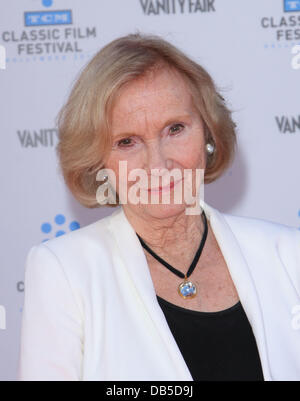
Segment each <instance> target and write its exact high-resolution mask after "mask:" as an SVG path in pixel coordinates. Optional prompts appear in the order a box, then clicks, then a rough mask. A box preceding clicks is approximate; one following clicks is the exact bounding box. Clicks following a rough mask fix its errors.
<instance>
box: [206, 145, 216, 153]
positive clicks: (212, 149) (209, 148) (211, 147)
mask: <svg viewBox="0 0 300 401" xmlns="http://www.w3.org/2000/svg"><path fill="white" fill-rule="evenodd" d="M206 151H207V153H208V154H210V155H212V154H213V153H214V151H215V147H214V145H212V144H211V143H207V144H206Z"/></svg>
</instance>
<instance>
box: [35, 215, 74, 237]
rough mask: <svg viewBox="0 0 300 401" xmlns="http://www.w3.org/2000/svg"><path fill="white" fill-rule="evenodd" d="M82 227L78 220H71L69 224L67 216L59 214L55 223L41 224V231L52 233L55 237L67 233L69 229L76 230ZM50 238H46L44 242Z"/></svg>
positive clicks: (55, 218)
mask: <svg viewBox="0 0 300 401" xmlns="http://www.w3.org/2000/svg"><path fill="white" fill-rule="evenodd" d="M78 228H80V224H79V223H78V221H75V220H74V221H71V222H70V223H69V224H67V222H66V217H65V216H64V215H63V214H57V215H56V216H55V217H54V219H53V223H50V222H44V223H42V224H41V231H42V233H43V234H52V235H53V236H54V237H60V236H62V235H64V234H66V232H67V231H75V230H78ZM48 240H49V238H45V239H43V240H42V242H46V241H48Z"/></svg>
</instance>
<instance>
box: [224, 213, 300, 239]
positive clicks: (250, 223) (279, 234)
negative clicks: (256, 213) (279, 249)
mask: <svg viewBox="0 0 300 401" xmlns="http://www.w3.org/2000/svg"><path fill="white" fill-rule="evenodd" d="M222 215H223V216H224V218H225V220H226V222H227V223H228V224H229V226H230V228H231V229H232V230H234V231H236V232H239V233H240V235H245V236H249V235H251V236H252V238H253V239H255V238H256V239H258V240H259V239H262V238H265V239H266V240H274V239H276V238H295V239H296V240H297V239H298V240H300V230H299V229H297V228H295V227H292V226H289V225H286V224H283V223H278V222H275V221H271V220H266V219H262V218H257V217H246V216H239V215H235V214H229V213H222Z"/></svg>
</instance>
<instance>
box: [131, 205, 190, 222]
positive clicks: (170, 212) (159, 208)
mask: <svg viewBox="0 0 300 401" xmlns="http://www.w3.org/2000/svg"><path fill="white" fill-rule="evenodd" d="M138 208H139V212H142V213H144V214H146V215H148V216H149V217H153V218H156V219H166V218H168V217H174V216H177V215H179V214H182V213H183V212H184V211H185V205H183V204H158V205H151V204H148V205H143V204H141V205H139V206H138Z"/></svg>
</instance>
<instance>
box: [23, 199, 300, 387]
mask: <svg viewBox="0 0 300 401" xmlns="http://www.w3.org/2000/svg"><path fill="white" fill-rule="evenodd" d="M202 207H203V208H204V210H205V212H206V215H207V218H208V219H209V221H210V224H211V227H212V230H213V232H214V234H215V237H216V239H217V241H218V244H219V246H220V249H221V251H222V253H223V256H224V258H225V260H226V263H227V266H228V268H229V271H230V274H231V277H232V279H233V282H234V284H235V286H236V289H237V291H238V294H239V297H240V301H241V303H242V305H243V307H244V309H245V312H246V314H247V317H248V319H249V321H250V324H251V326H252V329H253V332H254V336H255V338H256V342H257V346H258V350H259V355H260V359H261V363H262V368H263V373H264V377H265V380H267V381H269V380H278V381H279V380H300V231H298V230H297V229H296V228H291V227H288V226H285V225H281V224H275V223H272V222H267V221H264V220H259V219H253V218H245V217H238V216H233V215H229V214H224V213H221V212H219V211H217V210H216V209H214V208H213V207H211V206H209V205H207V204H202ZM297 314H298V315H297ZM297 319H298V320H297ZM245 363H247V361H246V360H245ZM19 379H20V380H91V381H94V380H101V381H104V380H121V381H125V380H138V381H141V380H145V381H148V380H151V381H152V380H171V381H177V380H178V381H180V380H182V381H183V380H193V379H192V376H191V374H190V372H189V370H188V368H187V365H186V363H185V361H184V359H183V356H182V355H181V353H180V351H179V348H178V346H177V344H176V341H175V339H174V337H173V335H172V333H171V331H170V329H169V327H168V324H167V322H166V319H165V317H164V314H163V312H162V310H161V308H160V306H159V304H158V302H157V299H156V294H155V289H154V287H153V283H152V279H151V275H150V272H149V268H148V264H147V261H146V257H145V255H144V252H143V248H142V246H141V244H140V242H139V240H138V238H137V236H136V234H135V231H134V229H133V227H132V226H131V224H130V223H129V221H128V220H127V218H126V215H125V213H124V211H123V208H122V207H118V208H117V210H115V211H114V212H113V214H112V215H110V216H108V217H105V218H102V219H101V220H99V221H97V222H95V223H93V224H90V225H88V226H86V227H84V228H81V229H79V230H77V231H74V232H71V233H69V234H66V235H64V236H62V237H59V238H55V239H52V240H49V241H48V242H46V243H43V244H40V245H37V246H35V247H33V248H32V249H31V250H30V252H29V254H28V258H27V262H26V270H25V298H24V308H23V316H22V329H21V344H20V359H19Z"/></svg>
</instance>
